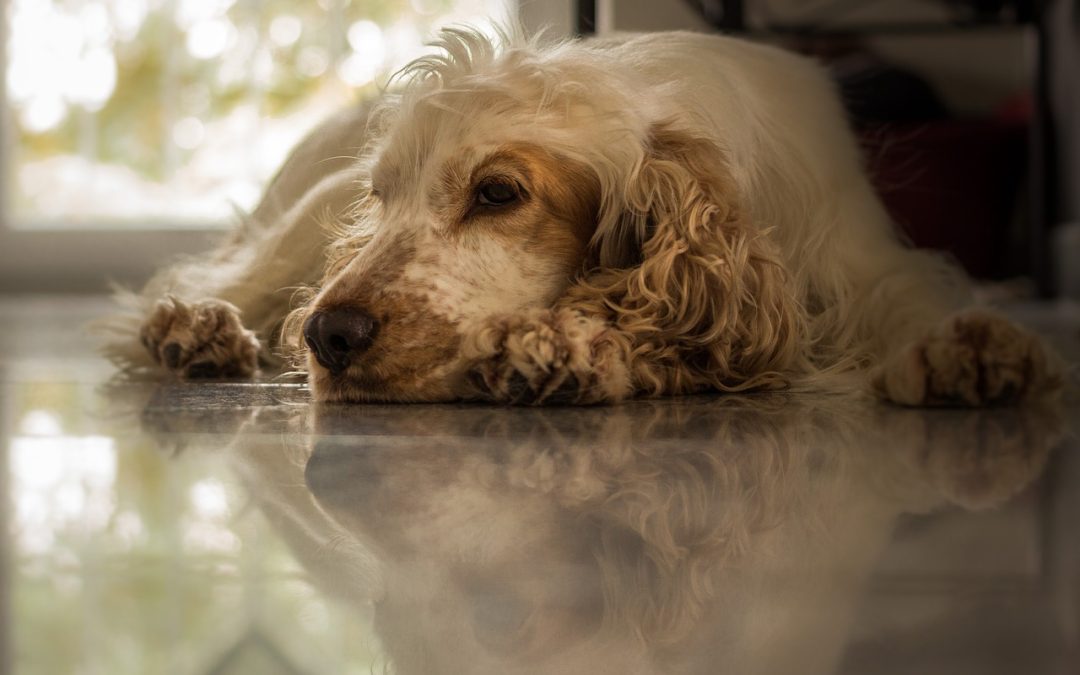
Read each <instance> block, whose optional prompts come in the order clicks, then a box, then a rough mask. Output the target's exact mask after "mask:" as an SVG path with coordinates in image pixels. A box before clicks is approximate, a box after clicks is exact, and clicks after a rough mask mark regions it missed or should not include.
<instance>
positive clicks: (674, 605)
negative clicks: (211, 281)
mask: <svg viewBox="0 0 1080 675" xmlns="http://www.w3.org/2000/svg"><path fill="white" fill-rule="evenodd" d="M103 311H105V309H104V305H103V304H102V303H101V302H99V301H95V300H85V299H57V298H52V299H37V300H0V321H2V322H3V325H4V330H3V331H0V431H2V433H3V436H4V439H3V443H2V444H0V448H2V451H3V466H4V467H5V468H6V472H5V475H4V481H3V484H2V488H0V489H2V490H3V491H4V492H5V494H4V495H3V500H2V502H0V504H2V509H0V517H2V518H3V521H4V524H3V526H4V531H5V533H6V535H5V538H4V539H3V549H2V551H3V558H2V559H0V602H2V607H3V614H2V615H0V639H2V640H3V642H2V644H0V647H2V654H3V661H2V662H0V672H14V673H27V674H30V673H33V674H41V675H57V674H67V673H79V674H97V673H102V674H109V675H114V674H115V675H125V674H128V673H132V674H139V675H145V674H158V673H177V674H182V675H186V674H200V675H201V674H211V673H212V674H218V675H233V674H239V673H254V674H259V675H263V674H266V675H277V674H279V673H280V674H286V673H306V674H312V675H316V674H324V673H325V674H332V673H356V674H364V675H367V674H368V673H372V672H384V671H385V672H392V673H398V674H400V675H411V674H414V673H420V674H429V673H430V674H442V673H447V674H468V673H492V674H494V673H499V674H502V673H552V674H560V675H561V674H564V673H567V674H574V673H582V674H593V673H613V674H620V675H621V674H635V673H702V674H704V673H710V674H711V673H723V674H728V673H730V674H734V675H757V674H761V675H765V674H768V675H787V674H792V675H817V674H826V673H829V674H832V673H836V674H845V675H846V674H852V675H854V674H859V675H892V674H896V675H900V674H905V675H906V674H909V673H919V674H920V675H935V674H939V673H940V674H942V675H946V674H948V675H968V674H972V675H975V674H979V675H998V674H1000V675H1013V674H1016V675H1021V674H1022V675H1042V674H1047V675H1067V674H1068V675H1072V674H1074V673H1077V672H1080V448H1078V443H1077V440H1076V426H1077V425H1076V418H1077V417H1078V415H1077V413H1078V412H1080V399H1078V398H1077V396H1076V395H1075V391H1076V382H1075V376H1074V377H1073V382H1072V384H1071V386H1070V389H1069V390H1068V391H1067V392H1066V395H1065V397H1064V401H1063V402H1060V403H1058V404H1054V405H1041V406H1033V407H1029V408H1027V409H1022V410H1021V409H998V410H988V411H962V410H951V411H919V410H904V409H898V408H893V407H887V406H882V405H878V404H875V403H873V402H869V401H866V400H862V399H859V398H854V397H853V398H847V397H838V396H833V397H813V396H793V395H773V396H750V397H731V396H729V397H700V398H689V399H681V400H663V401H639V402H634V403H631V404H628V405H623V406H617V407H605V408H589V409H583V408H561V409H560V408H551V409H530V408H495V407H484V406H474V405H473V406H465V405H438V406H433V405H425V406H390V405H372V406H352V407H317V406H312V405H310V404H309V403H308V402H307V396H306V391H305V390H304V389H303V388H302V387H299V386H296V385H289V384H280V383H273V382H266V383H260V384H245V383H212V384H181V383H164V384H162V383H158V382H125V383H118V382H114V381H110V377H111V375H112V371H111V369H110V368H109V366H108V364H106V363H104V362H103V361H101V360H100V359H98V358H97V357H96V356H95V355H94V352H93V349H92V342H91V341H90V340H89V339H88V338H87V337H86V336H85V335H84V334H83V333H82V332H81V330H80V329H79V327H80V326H81V325H82V324H83V323H84V322H85V321H86V320H87V319H89V318H92V317H94V316H95V315H98V314H100V313H101V312H103ZM1019 314H1020V315H1021V316H1023V317H1024V318H1025V319H1026V320H1028V321H1029V322H1030V323H1034V324H1036V325H1039V326H1041V327H1042V328H1043V329H1045V330H1047V331H1049V332H1050V333H1051V334H1052V337H1053V339H1054V340H1055V341H1056V342H1057V344H1058V346H1059V349H1061V350H1062V351H1063V352H1065V353H1066V354H1067V355H1068V356H1069V357H1070V358H1074V357H1075V356H1076V354H1077V353H1078V352H1080V319H1078V317H1080V313H1078V312H1076V311H1075V309H1073V308H1064V309H1061V308H1050V307H1028V308H1025V309H1023V310H1022V311H1019Z"/></svg>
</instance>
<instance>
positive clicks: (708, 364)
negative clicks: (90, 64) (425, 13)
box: [111, 29, 1058, 405]
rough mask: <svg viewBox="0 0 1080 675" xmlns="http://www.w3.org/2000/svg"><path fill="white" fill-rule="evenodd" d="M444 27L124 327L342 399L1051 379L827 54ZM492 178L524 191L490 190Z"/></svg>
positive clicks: (192, 354)
mask: <svg viewBox="0 0 1080 675" xmlns="http://www.w3.org/2000/svg"><path fill="white" fill-rule="evenodd" d="M437 45H438V47H440V48H441V52H440V53H439V54H438V55H436V56H429V57H425V58H421V59H419V60H417V61H415V62H414V63H412V64H411V65H410V66H408V67H407V68H406V69H405V70H404V71H403V72H402V73H401V75H400V76H399V77H398V78H396V79H395V80H394V81H393V83H392V84H391V86H390V87H389V91H388V93H386V94H385V95H384V96H383V97H382V99H381V100H380V101H379V102H378V103H377V104H374V105H369V104H364V105H360V106H358V107H356V108H355V109H353V110H350V111H347V112H346V113H344V114H342V115H341V116H339V117H337V118H335V119H334V120H332V121H330V122H328V123H327V124H326V125H324V126H323V127H320V128H319V129H318V130H316V131H315V132H314V134H313V135H312V136H311V137H310V138H309V139H308V140H307V141H305V142H304V143H303V144H302V145H301V146H300V147H299V148H298V149H297V150H296V151H295V152H294V154H293V156H292V157H291V158H290V159H289V160H288V162H287V163H286V165H285V166H284V168H283V169H282V171H281V173H280V174H279V175H278V177H277V178H276V179H275V180H274V182H273V183H272V185H271V186H270V188H269V190H268V192H267V194H266V196H265V198H264V200H263V202H262V203H261V204H260V205H259V207H258V208H257V209H256V210H255V212H254V213H253V214H252V215H251V217H250V218H249V219H248V221H249V222H246V223H245V226H244V227H243V228H242V230H241V231H240V232H239V233H238V234H237V235H236V236H235V237H234V239H233V240H232V241H231V242H230V243H229V244H228V245H227V246H225V247H223V248H222V249H220V250H219V251H217V252H216V253H215V254H212V255H210V256H208V257H206V258H204V259H200V260H197V261H193V262H189V263H185V264H181V265H178V266H176V267H174V268H172V269H169V270H167V271H165V272H164V273H162V275H160V276H159V277H158V278H156V279H155V280H154V281H152V282H151V283H150V284H149V285H148V286H147V288H146V289H145V290H144V291H143V293H142V295H141V296H138V297H134V296H133V297H132V298H130V299H131V301H132V305H133V306H134V307H135V308H136V310H137V313H138V314H139V315H140V317H139V319H138V320H135V321H132V322H129V323H128V324H127V331H126V336H124V337H122V338H121V339H120V340H118V341H117V342H115V343H114V344H113V345H112V347H111V354H112V355H113V356H115V357H116V358H117V359H118V360H119V361H121V362H123V363H125V364H127V365H145V366H158V367H161V368H164V369H166V370H169V371H172V372H174V373H176V374H178V375H181V376H185V377H196V376H206V375H229V376H248V375H251V374H252V373H254V372H255V371H256V369H257V367H258V366H259V362H260V361H259V360H260V359H261V361H262V363H263V364H264V365H265V364H276V363H280V361H277V359H279V358H281V355H282V354H283V353H286V352H289V351H290V350H293V351H294V353H295V354H297V355H298V356H299V358H298V360H297V363H298V364H299V366H300V369H301V370H306V371H307V374H308V378H309V381H310V383H311V385H312V389H313V392H314V394H315V397H316V398H317V399H320V400H347V401H371V400H400V401H433V400H449V399H457V398H478V399H487V400H496V401H507V402H527V403H539V402H545V401H549V402H550V401H558V402H576V403H590V402H608V401H618V400H621V399H625V398H628V397H631V396H635V395H651V396H656V395H671V394H681V393H688V392H698V391H716V390H718V391H740V390H748V389H761V388H768V389H773V388H780V387H787V386H790V385H792V384H800V383H802V384H809V385H815V384H820V383H823V382H825V381H826V380H828V379H830V376H832V375H837V374H843V373H848V374H850V373H866V374H867V375H866V377H865V378H864V380H863V381H865V382H869V383H872V385H873V389H874V390H875V391H876V392H877V393H878V394H879V395H881V396H882V397H884V398H887V399H890V400H893V401H896V402H899V403H904V404H910V405H926V404H930V405H934V404H961V405H984V404H990V403H1001V402H1012V401H1017V400H1021V399H1024V398H1027V397H1030V396H1032V395H1034V394H1036V393H1039V392H1042V391H1046V390H1048V389H1051V388H1052V387H1053V386H1054V385H1055V383H1056V382H1057V380H1058V378H1057V376H1056V375H1055V374H1054V372H1053V368H1051V367H1050V366H1048V365H1047V357H1046V355H1045V353H1044V350H1043V348H1042V347H1041V345H1040V343H1039V342H1038V340H1036V339H1035V338H1034V337H1033V336H1031V335H1029V334H1028V333H1026V332H1024V331H1023V330H1021V329H1019V328H1017V327H1016V326H1014V325H1012V324H1010V323H1009V322H1008V321H1006V320H1004V319H1002V318H1000V317H997V316H994V315H991V314H987V313H983V312H971V311H968V312H965V313H959V314H957V313H955V312H956V311H957V310H958V309H959V308H961V307H963V305H964V304H965V302H966V299H965V298H966V292H967V291H966V281H965V280H964V279H963V277H962V275H961V274H959V273H958V272H957V271H956V270H954V269H953V268H951V267H950V266H949V265H948V264H946V263H944V262H942V261H940V260H939V259H938V258H936V257H934V256H932V255H930V254H927V253H924V252H919V251H915V250H912V249H910V248H908V247H906V246H904V245H903V244H902V243H901V242H900V240H899V238H898V236H897V234H896V233H895V232H894V229H893V227H892V224H891V223H890V221H889V218H888V216H887V214H886V213H885V211H884V210H883V208H882V206H881V203H880V202H879V201H878V199H877V198H876V196H875V195H874V192H873V190H872V188H871V186H870V184H869V182H868V181H867V178H866V176H865V175H864V173H863V171H862V168H861V166H860V158H859V153H858V150H857V147H856V143H855V141H854V138H853V136H852V134H851V132H850V131H849V129H848V127H847V125H846V122H845V117H844V111H843V110H842V108H841V106H840V103H839V101H838V99H837V96H836V94H835V92H834V89H833V87H832V85H831V84H830V82H829V80H828V79H827V77H826V75H825V74H824V72H823V71H822V70H821V69H820V68H819V67H817V66H816V65H815V64H813V63H812V62H810V61H808V60H805V59H803V58H801V57H799V56H796V55H793V54H790V53H787V52H784V51H781V50H779V49H775V48H772V47H768V46H763V45H758V44H753V43H750V42H746V41H742V40H738V39H733V38H728V37H717V36H708V35H697V34H690V33H657V34H649V35H627V36H620V37H613V38H602V39H596V40H585V41H570V42H563V43H558V44H554V45H548V46H541V45H540V44H539V43H538V41H536V40H527V39H524V38H521V37H515V36H505V37H504V38H503V39H502V40H501V44H494V43H493V42H492V41H491V40H489V39H488V38H485V37H484V36H482V35H481V34H480V33H477V32H473V31H469V30H464V29H450V30H445V31H443V32H442V33H441V34H440V36H439V38H438V42H437ZM492 182H494V183H498V184H501V185H504V186H507V187H509V188H510V189H512V190H513V191H514V193H515V194H516V198H515V200H514V201H513V202H511V203H510V204H509V205H506V206H497V207H492V206H491V205H485V204H484V203H482V201H478V200H479V197H478V194H479V192H480V190H481V188H482V187H483V186H484V185H488V184H490V183H492ZM298 287H310V288H312V289H316V288H317V290H312V291H311V292H310V293H307V294H301V296H300V297H296V294H295V293H294V291H295V290H296V289H297V288H298ZM294 305H296V306H294ZM342 307H351V308H359V309H362V310H363V311H365V312H366V313H368V314H370V315H371V316H372V317H374V318H375V319H376V320H377V322H378V333H377V335H376V337H375V339H374V341H373V343H372V344H371V346H370V348H369V349H368V350H367V351H366V352H365V353H364V354H363V355H362V357H360V358H356V359H353V362H352V363H351V365H350V366H349V367H348V368H347V369H346V370H345V371H344V372H343V373H340V374H337V375H334V374H331V372H330V371H328V370H327V369H325V368H323V367H322V366H321V365H319V363H318V362H317V361H316V359H315V358H314V357H313V356H312V355H310V354H308V353H306V351H305V350H304V349H303V346H302V339H301V336H300V334H301V326H302V325H303V323H304V320H305V318H306V317H307V316H310V315H311V314H312V313H313V312H321V311H325V310H328V309H333V308H342ZM290 312H291V313H290ZM136 335H137V336H138V337H137V338H136V337H134V336H136ZM140 343H141V344H140Z"/></svg>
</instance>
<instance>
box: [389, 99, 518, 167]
mask: <svg viewBox="0 0 1080 675" xmlns="http://www.w3.org/2000/svg"><path fill="white" fill-rule="evenodd" d="M451 103H453V104H454V105H451ZM455 106H456V107H455ZM523 138H524V129H523V126H522V125H521V124H520V120H517V119H516V115H514V114H511V111H509V110H507V109H506V108H505V107H502V106H495V107H492V106H484V105H481V104H480V103H479V102H478V101H477V100H469V101H467V102H466V101H458V100H457V99H455V100H454V101H447V100H442V99H439V100H434V101H423V102H421V103H419V104H415V105H412V106H409V107H408V108H407V109H404V110H402V111H401V113H400V116H399V117H398V119H397V122H396V124H395V125H394V127H393V128H392V129H391V130H390V132H389V133H388V134H387V135H386V137H385V139H384V141H383V143H382V145H381V148H380V150H379V152H378V153H377V158H376V162H375V164H374V166H373V168H372V179H373V182H375V183H376V184H379V183H387V184H391V183H405V184H413V183H415V182H417V181H423V180H425V179H426V178H430V177H431V172H435V171H440V170H441V169H442V168H443V167H444V165H445V164H446V163H447V162H452V163H453V164H454V166H455V168H457V169H458V170H468V169H470V168H472V167H474V166H475V165H476V164H477V163H479V162H480V161H482V160H483V159H484V157H486V155H487V153H488V152H490V150H491V149H492V148H496V147H500V146H507V145H512V144H514V143H515V142H517V141H520V140H522V139H523Z"/></svg>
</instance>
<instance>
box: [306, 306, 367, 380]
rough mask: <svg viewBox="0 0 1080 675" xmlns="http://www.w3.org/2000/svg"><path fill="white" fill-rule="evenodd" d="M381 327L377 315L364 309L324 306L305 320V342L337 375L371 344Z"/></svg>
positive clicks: (328, 368)
mask: <svg viewBox="0 0 1080 675" xmlns="http://www.w3.org/2000/svg"><path fill="white" fill-rule="evenodd" d="M377 328H378V324H377V322H376V321H375V319H373V318H372V317H371V315H369V314H368V313H367V312H365V311H363V310H361V309H357V308H353V307H339V308H333V309H326V310H320V311H317V312H315V313H314V314H312V315H311V316H310V317H308V320H307V321H305V322H304V342H306V343H307V346H308V349H310V350H311V353H312V354H314V355H315V360H316V361H318V362H319V365H321V366H322V367H323V368H326V369H327V370H329V371H330V372H331V373H333V374H334V375H337V374H339V373H341V372H342V371H344V370H345V369H346V368H348V367H349V364H350V363H351V362H352V359H353V358H355V357H356V356H359V355H360V354H362V353H364V352H365V351H366V350H367V349H368V347H370V346H371V342H372V340H373V339H374V337H375V331H376V330H377Z"/></svg>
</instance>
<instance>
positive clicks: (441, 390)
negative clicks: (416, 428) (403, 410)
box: [308, 359, 461, 403]
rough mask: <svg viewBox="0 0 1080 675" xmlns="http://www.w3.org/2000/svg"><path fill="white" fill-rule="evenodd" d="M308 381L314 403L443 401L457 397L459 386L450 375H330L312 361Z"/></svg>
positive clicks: (355, 373)
mask: <svg viewBox="0 0 1080 675" xmlns="http://www.w3.org/2000/svg"><path fill="white" fill-rule="evenodd" d="M312 361H314V359H312ZM308 384H309V386H310V387H311V395H312V398H313V399H314V400H315V401H316V402H317V403H445V402H448V401H456V400H459V399H460V398H461V393H460V391H458V390H459V389H460V387H455V386H453V382H452V381H451V380H450V379H437V378H436V377H425V378H422V379H418V378H416V377H411V378H402V380H401V381H395V380H394V378H392V377H388V378H385V379H384V378H375V377H372V376H370V375H367V374H365V373H363V372H354V371H353V369H349V370H347V371H345V372H344V373H342V374H340V375H331V374H330V373H329V372H328V371H327V370H326V369H325V368H323V367H321V366H319V365H318V364H316V363H314V362H313V363H310V364H309V366H308Z"/></svg>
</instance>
